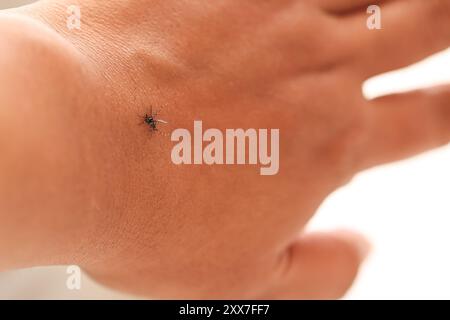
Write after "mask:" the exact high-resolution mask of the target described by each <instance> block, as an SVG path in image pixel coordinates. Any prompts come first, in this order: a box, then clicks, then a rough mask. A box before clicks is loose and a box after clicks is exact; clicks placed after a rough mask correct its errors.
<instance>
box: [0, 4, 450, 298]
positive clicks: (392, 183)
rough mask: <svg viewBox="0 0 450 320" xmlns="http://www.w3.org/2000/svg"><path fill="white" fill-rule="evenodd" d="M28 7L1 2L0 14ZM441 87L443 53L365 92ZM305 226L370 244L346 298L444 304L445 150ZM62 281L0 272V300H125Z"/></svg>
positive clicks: (366, 183)
mask: <svg viewBox="0 0 450 320" xmlns="http://www.w3.org/2000/svg"><path fill="white" fill-rule="evenodd" d="M30 2H33V1H32V0H0V9H1V8H8V7H13V6H18V5H23V4H26V3H30ZM405 36H407V35H405ZM443 83H450V50H447V51H446V52H443V53H440V54H437V55H435V56H433V57H430V58H429V59H427V60H425V61H423V62H421V63H419V64H417V65H414V66H411V67H409V68H407V69H404V70H400V71H396V72H393V73H389V74H385V75H382V76H379V77H376V78H373V79H370V80H369V81H367V83H366V84H365V85H364V93H365V94H366V96H367V97H375V96H378V95H382V94H386V93H392V92H398V91H404V90H410V89H414V88H419V87H423V86H431V85H436V84H443ZM449 107H450V101H449ZM309 228H310V230H324V229H325V230H327V229H334V228H350V229H355V230H358V231H360V232H362V233H363V234H365V235H366V236H367V237H368V238H369V239H370V241H371V242H372V246H373V248H372V252H371V255H370V256H369V258H368V260H367V262H366V263H365V265H364V266H363V269H362V270H361V272H360V275H359V277H358V279H357V280H356V282H355V284H354V286H353V288H352V289H351V290H350V292H349V293H348V294H347V296H346V298H347V299H450V232H449V230H450V147H444V148H441V149H439V150H436V151H432V152H429V153H427V154H424V155H421V156H418V157H415V158H412V159H410V160H407V161H403V162H400V163H395V164H391V165H387V166H383V167H380V168H376V169H373V170H370V171H367V172H364V173H362V174H360V175H358V176H357V177H356V178H355V179H354V180H353V181H352V182H351V183H350V184H349V185H347V186H345V187H344V188H341V189H340V190H338V191H337V192H335V193H334V194H332V195H331V196H330V197H329V198H328V199H327V201H325V203H324V204H323V206H322V207H321V208H320V210H319V212H318V214H317V215H316V217H315V218H314V219H313V220H312V222H311V224H310V226H309ZM67 277H68V275H67V274H66V267H64V266H61V267H39V268H32V269H25V270H18V271H12V272H4V273H0V299H115V298H131V297H129V296H126V295H123V294H120V293H117V292H112V291H110V290H108V289H106V288H103V287H101V286H99V285H97V284H95V283H94V282H92V281H91V280H90V279H89V278H88V276H87V275H83V276H82V281H81V289H80V290H73V291H71V290H69V289H67V287H66V281H67Z"/></svg>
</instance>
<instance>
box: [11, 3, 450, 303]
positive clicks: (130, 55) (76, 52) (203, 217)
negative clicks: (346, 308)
mask: <svg viewBox="0 0 450 320" xmlns="http://www.w3.org/2000/svg"><path fill="white" fill-rule="evenodd" d="M72 2H73V1H72ZM372 2H373V1H371V2H370V3H369V1H365V0H353V1H350V0H345V1H344V0H339V1H336V0H335V1H331V0H323V1H318V0H316V1H314V0H308V1H280V0H271V1H265V2H264V3H262V2H261V1H239V2H233V1H214V2H207V3H206V2H205V1H192V0H191V1H175V0H165V1H152V2H148V1H143V0H142V1H138V0H135V1H128V2H123V1H84V2H83V3H82V4H80V8H81V11H82V14H83V18H82V28H81V30H79V31H74V30H68V29H67V28H66V25H65V20H64V19H61V16H62V15H64V14H65V12H66V8H67V6H68V5H69V2H66V1H41V2H40V3H38V4H37V5H34V6H31V7H28V8H26V9H20V10H18V11H16V12H17V13H18V14H19V15H25V16H28V17H32V19H35V20H36V21H43V22H44V23H46V24H48V25H49V26H50V27H51V28H53V29H54V30H56V32H57V34H52V33H51V32H50V31H46V33H48V42H49V43H50V44H51V45H54V46H56V47H58V48H62V49H61V50H60V51H61V53H60V57H61V60H62V61H70V63H68V65H70V66H72V65H74V66H75V67H73V68H72V69H70V72H69V71H68V70H65V69H64V67H63V66H64V65H65V63H61V65H60V66H61V68H60V69H59V72H60V73H61V74H62V75H64V76H61V77H60V79H63V80H61V81H65V82H64V83H65V85H66V86H69V87H70V86H73V87H75V88H77V89H78V91H77V92H75V90H72V91H70V92H68V93H67V97H66V101H67V102H68V103H67V105H66V107H67V108H68V109H69V111H64V113H63V112H62V111H61V105H52V104H46V105H45V106H44V107H43V108H44V111H43V113H42V119H41V117H39V118H38V121H37V123H36V124H33V126H38V127H39V126H45V127H50V128H52V130H50V131H49V133H45V131H44V133H37V136H36V138H35V139H36V140H37V141H42V142H46V141H52V142H53V143H52V144H51V145H48V146H47V145H46V144H45V143H43V145H44V146H47V149H45V150H46V151H47V152H43V151H41V152H42V153H43V154H47V155H48V153H49V152H51V153H52V157H50V159H47V158H46V157H44V156H41V157H39V159H41V158H42V159H41V160H42V161H39V168H40V171H39V172H41V174H40V175H36V173H35V171H32V172H31V173H30V175H27V178H26V179H25V181H30V182H29V183H30V184H32V183H33V181H36V180H37V179H38V178H39V181H40V184H41V188H40V191H38V192H36V191H35V190H32V191H29V192H23V193H22V197H21V199H20V202H21V203H39V204H40V206H39V210H38V211H39V214H40V218H39V219H40V220H41V221H42V223H41V225H40V229H39V231H36V230H34V231H33V232H34V234H35V236H36V237H37V238H38V239H40V240H41V241H40V243H39V246H40V247H42V246H45V247H50V248H51V250H48V249H46V250H44V251H45V253H42V256H43V257H46V259H44V258H41V259H42V261H43V262H45V261H50V262H51V263H76V264H79V265H81V266H82V267H84V268H85V269H86V270H87V271H88V272H89V273H90V274H92V275H93V276H94V277H95V278H96V279H97V280H99V281H101V282H103V283H105V284H107V285H109V286H112V287H115V288H119V289H122V290H127V291H130V292H133V293H137V294H143V295H146V296H151V297H158V298H160V297H163V298H338V297H340V296H341V295H342V294H344V293H345V291H346V290H347V288H348V287H349V286H350V285H351V283H352V281H353V278H354V276H355V275H356V272H357V270H358V267H359V265H360V263H361V262H362V260H363V258H364V256H365V254H366V251H367V248H366V246H367V245H366V244H365V241H364V240H363V239H362V238H360V237H359V236H357V235H355V234H352V233H349V232H333V233H321V234H307V233H304V232H302V230H303V228H304V227H305V225H306V224H307V222H308V220H309V219H310V218H311V216H312V215H313V214H314V212H315V211H316V210H317V208H318V207H319V206H320V204H321V203H322V201H323V200H324V199H325V198H326V197H327V196H328V195H329V194H330V193H331V192H333V191H334V190H335V189H336V188H338V187H340V186H341V185H343V184H345V183H346V182H348V181H349V179H351V177H352V176H353V175H355V174H356V173H357V172H359V171H361V170H364V169H366V168H369V167H372V166H375V165H379V164H382V163H385V162H390V161H394V160H399V159H402V158H404V157H407V156H410V155H414V154H416V153H418V152H421V151H424V150H427V149H430V148H433V147H437V146H440V145H442V144H445V143H447V142H448V140H449V138H450V121H449V120H450V108H449V106H448V101H449V96H450V91H449V89H448V88H438V89H437V88H434V89H429V90H421V91H416V92H411V93H405V94H398V95H393V96H387V97H382V98H379V99H376V100H373V101H367V100H366V99H364V97H363V96H362V93H361V84H362V82H363V81H364V80H365V79H367V78H368V77H370V76H373V75H375V74H378V73H381V72H384V71H388V70H392V69H396V68H399V67H403V66H406V65H409V64H411V63H413V62H415V61H418V60H420V59H421V58H424V57H426V56H428V55H429V54H431V53H433V52H437V51H438V50H441V49H444V48H446V47H447V46H448V44H449V39H450V37H449V34H448V30H449V28H448V27H449V23H450V19H448V18H449V15H450V5H449V4H450V3H449V1H426V2H424V1H388V2H387V3H386V4H384V5H383V30H377V31H370V30H368V29H367V28H366V23H365V21H366V18H367V15H366V11H365V10H364V6H366V5H369V4H373V3H372ZM70 4H71V3H70ZM19 23H20V24H22V22H19ZM424 26H427V27H425V28H424ZM22 27H23V29H24V33H28V32H31V31H30V30H28V28H29V26H28V25H27V23H25V22H23V26H22ZM40 27H42V26H40ZM42 28H44V27H42ZM77 66H79V68H77ZM68 73H70V74H71V75H72V76H69V75H68ZM74 74H75V75H76V76H73V75H74ZM55 81H56V80H55ZM150 104H151V105H153V106H156V107H158V106H164V108H163V109H162V115H161V117H163V118H164V120H167V121H168V122H169V125H166V126H161V131H162V132H163V133H164V132H167V133H170V131H171V130H173V129H176V128H188V129H190V128H192V125H193V121H194V120H202V121H203V125H204V127H205V129H206V127H210V128H218V129H220V130H221V131H222V132H225V129H227V128H244V129H246V128H257V129H259V128H269V129H270V128H277V129H278V128H279V129H280V169H279V172H278V174H276V175H273V176H261V175H259V174H258V172H257V171H255V169H254V168H252V167H248V166H238V165H236V166H226V165H223V166H219V165H213V166H208V165H197V166H193V165H182V166H176V165H174V164H173V163H172V161H171V158H170V154H171V148H172V147H173V145H174V143H173V142H171V141H170V138H169V137H167V136H165V135H164V134H157V133H155V132H149V130H148V128H146V127H145V126H144V127H142V126H139V125H138V122H139V117H140V116H142V115H144V114H145V113H148V112H149V105H150ZM67 112H68V114H67ZM62 113H63V117H67V119H70V126H69V128H70V130H66V129H64V127H62V126H61V125H60V124H57V123H56V122H57V121H56V119H58V116H60V115H61V114H62ZM48 114H51V115H52V117H50V119H51V120H52V121H50V122H49V121H48V120H46V119H48ZM20 116H21V115H20V114H19V115H18V119H20ZM64 119H66V118H64ZM68 131H69V132H68ZM37 132H41V131H39V130H37ZM56 136H57V137H58V139H55V137H56ZM55 140H56V143H55ZM68 144H70V148H71V149H70V150H72V151H71V152H69V153H68V152H67V148H68V147H67V145H68ZM54 159H58V161H57V163H58V165H59V166H60V167H61V169H62V171H63V172H64V173H67V174H66V175H63V176H61V175H59V174H58V172H55V174H52V175H46V174H45V173H46V172H48V171H49V170H51V168H52V167H53V166H54V162H55V160H54ZM24 165H25V164H24ZM16 170H17V171H21V170H22V171H23V170H24V169H23V167H21V166H20V165H17V168H16ZM55 181H56V185H57V186H58V188H57V190H56V191H55V190H54V188H55V187H54V186H55ZM52 186H53V187H52ZM49 189H51V190H52V192H53V193H52V195H55V196H54V197H48V196H47V195H48V194H49V191H48V192H47V191H46V190H49ZM67 194H70V195H71V197H68V196H67ZM74 197H75V198H76V199H77V201H74ZM3 200H4V199H2V201H3ZM7 201H8V200H5V201H4V202H7ZM11 201H13V200H11ZM16 206H17V203H15V202H11V203H9V204H8V208H15V207H16ZM33 208H36V206H35V207H33ZM33 208H32V209H33ZM26 209H30V208H26ZM27 211H29V210H27ZM31 211H33V210H31ZM28 214H29V212H28ZM75 217H76V218H75ZM69 222H70V223H69ZM13 224H14V221H12V222H11V225H13ZM30 232H31V231H30V230H28V231H27V230H26V229H24V231H23V234H29V233H30ZM55 238H57V239H59V241H57V242H55V241H54V240H53V239H55ZM36 245H37V244H36V242H34V243H32V244H29V245H28V246H27V247H26V248H27V249H26V250H24V252H29V257H28V256H26V255H25V256H26V257H25V258H24V259H23V261H24V264H25V265H26V264H35V263H36V261H33V260H32V259H30V257H31V256H32V255H33V254H35V249H36Z"/></svg>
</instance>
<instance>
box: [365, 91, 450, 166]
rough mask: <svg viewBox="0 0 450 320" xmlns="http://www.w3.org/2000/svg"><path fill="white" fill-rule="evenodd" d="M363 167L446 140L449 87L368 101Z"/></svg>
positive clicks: (449, 130)
mask: <svg viewBox="0 0 450 320" xmlns="http://www.w3.org/2000/svg"><path fill="white" fill-rule="evenodd" d="M369 105H370V108H372V109H371V111H370V113H371V120H370V123H371V125H370V129H369V135H368V140H367V143H366V145H365V147H364V150H363V152H362V154H363V156H362V157H363V158H364V160H363V161H362V162H361V164H362V168H361V169H365V168H368V167H372V166H374V165H379V164H383V163H387V162H392V161H396V160H401V159H404V158H407V157H409V156H413V155H415V154H418V153H421V152H423V151H427V150H429V149H432V148H436V147H439V146H441V145H444V144H446V143H448V142H449V141H450V86H442V87H435V88H430V89H424V90H417V91H414V92H408V93H403V94H395V95H389V96H385V97H381V98H378V99H375V100H372V101H370V102H369Z"/></svg>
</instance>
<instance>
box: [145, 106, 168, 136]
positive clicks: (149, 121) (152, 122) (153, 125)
mask: <svg viewBox="0 0 450 320" xmlns="http://www.w3.org/2000/svg"><path fill="white" fill-rule="evenodd" d="M157 116H158V112H153V108H152V107H150V115H148V114H145V116H144V123H145V124H146V125H148V126H149V127H150V129H151V130H153V131H158V128H157V125H158V123H164V124H168V122H167V121H164V120H161V119H156V117H157Z"/></svg>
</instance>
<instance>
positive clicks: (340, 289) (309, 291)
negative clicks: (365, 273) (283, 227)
mask: <svg viewBox="0 0 450 320" xmlns="http://www.w3.org/2000/svg"><path fill="white" fill-rule="evenodd" d="M369 250H370V244H369V242H368V241H367V240H366V239H365V238H364V237H362V236H361V235H359V234H357V233H355V232H351V231H334V232H327V233H325V232H323V233H311V234H306V235H303V236H301V237H300V238H298V239H297V240H296V241H295V242H294V243H292V244H291V245H290V247H289V248H288V249H287V251H286V259H284V262H282V263H283V264H284V267H283V272H281V273H280V275H279V276H278V277H277V278H276V280H275V281H274V282H272V285H271V287H270V288H269V290H268V291H267V292H266V294H265V295H264V297H263V298H265V299H337V298H340V297H342V296H343V295H344V294H345V292H346V291H347V290H348V289H349V288H350V286H351V284H352V283H353V280H354V279H355V277H356V275H357V273H358V269H359V266H360V265H361V263H362V262H363V260H364V259H365V257H366V256H367V254H368V253H369Z"/></svg>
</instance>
